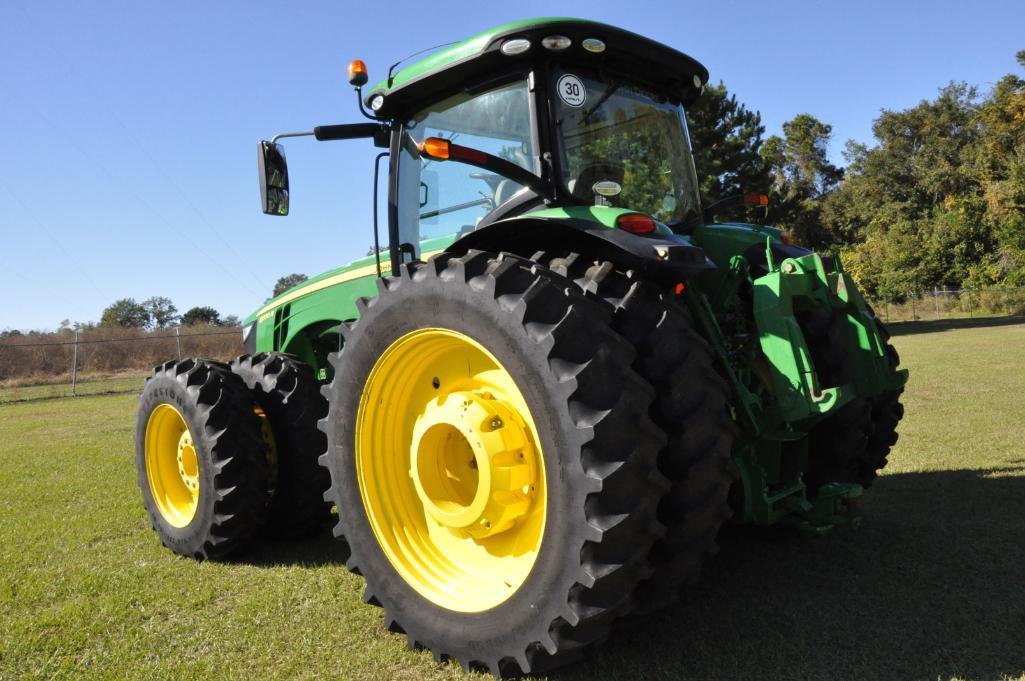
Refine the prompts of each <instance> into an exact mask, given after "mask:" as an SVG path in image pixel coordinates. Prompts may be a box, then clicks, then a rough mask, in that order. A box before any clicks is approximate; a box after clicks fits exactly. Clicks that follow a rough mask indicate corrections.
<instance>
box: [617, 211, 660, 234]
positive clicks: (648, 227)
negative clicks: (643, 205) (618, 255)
mask: <svg viewBox="0 0 1025 681" xmlns="http://www.w3.org/2000/svg"><path fill="white" fill-rule="evenodd" d="M616 227H619V228H620V229H621V230H623V231H624V232H630V233H631V234H651V233H652V232H654V231H655V221H654V220H652V219H651V218H649V217H648V216H647V215H641V214H640V213H625V214H623V215H620V216H619V217H618V218H617V219H616Z"/></svg>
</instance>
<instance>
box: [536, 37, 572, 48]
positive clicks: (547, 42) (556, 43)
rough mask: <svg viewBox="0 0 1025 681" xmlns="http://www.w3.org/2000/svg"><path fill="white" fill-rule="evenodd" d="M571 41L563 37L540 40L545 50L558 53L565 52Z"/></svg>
mask: <svg viewBox="0 0 1025 681" xmlns="http://www.w3.org/2000/svg"><path fill="white" fill-rule="evenodd" d="M572 44H573V41H572V40H570V39H569V38H567V37H566V36H564V35H550V36H548V37H546V38H542V39H541V45H542V47H544V48H545V49H546V50H553V51H556V52H558V51H559V50H565V49H566V48H568V47H569V46H570V45H572Z"/></svg>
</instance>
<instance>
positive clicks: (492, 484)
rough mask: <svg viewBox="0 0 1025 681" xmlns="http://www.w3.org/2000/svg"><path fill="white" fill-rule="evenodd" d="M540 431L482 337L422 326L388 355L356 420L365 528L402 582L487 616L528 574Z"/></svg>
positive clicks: (539, 529) (536, 533)
mask: <svg viewBox="0 0 1025 681" xmlns="http://www.w3.org/2000/svg"><path fill="white" fill-rule="evenodd" d="M538 443H539V439H538V435H537V428H536V427H535V425H534V421H533V419H532V418H531V416H530V410H529V409H528V407H527V404H526V401H525V400H524V398H523V395H522V394H521V393H520V390H519V388H518V387H517V386H516V382H515V381H514V380H513V378H512V376H511V375H510V374H509V372H508V371H507V370H506V369H505V368H504V367H503V366H502V364H501V363H500V362H499V361H498V360H497V359H496V358H495V356H494V355H492V354H491V353H490V352H488V351H487V350H486V349H485V348H484V347H483V346H482V345H480V344H479V343H478V342H477V341H475V340H473V339H472V338H470V337H469V336H466V335H463V334H461V333H458V332H455V331H450V330H448V329H421V330H418V331H413V332H411V333H408V334H406V335H405V336H402V337H401V338H399V339H398V340H396V341H395V342H394V343H392V345H391V346H390V347H389V348H388V349H387V350H385V352H384V353H383V354H382V355H381V357H380V359H378V361H377V363H376V364H375V365H374V368H373V370H372V371H371V372H370V377H369V378H368V379H367V384H366V386H365V388H364V391H363V395H362V398H361V400H360V405H359V413H358V414H357V418H356V443H355V444H356V474H357V476H358V480H359V488H360V495H361V497H362V500H363V506H364V508H365V510H366V513H367V517H368V519H369V521H370V526H371V528H372V529H373V531H374V534H375V536H376V537H377V541H378V542H379V544H380V546H381V548H382V549H383V551H384V554H385V555H386V556H387V558H388V560H389V561H390V562H391V564H392V566H393V567H394V568H395V570H396V571H398V573H399V574H400V575H401V576H402V578H403V579H405V581H406V583H407V584H409V585H410V586H411V587H412V588H414V589H415V590H416V591H417V592H419V593H420V594H421V595H422V596H424V597H425V598H427V599H428V600H430V601H431V602H433V603H435V604H437V605H439V606H441V607H443V608H446V609H448V610H454V611H458V612H480V611H482V610H487V609H488V608H492V607H494V606H496V605H498V604H499V603H502V602H503V601H505V600H506V599H507V598H509V597H510V596H511V595H512V594H513V593H515V592H516V590H517V589H518V588H519V587H520V585H521V584H523V582H524V580H526V578H527V576H528V575H529V574H530V571H531V569H532V568H533V566H534V562H535V560H536V559H537V554H538V551H539V550H540V548H541V538H542V535H543V533H544V524H545V508H546V488H545V474H544V459H543V456H542V452H541V448H540V446H539V444H538Z"/></svg>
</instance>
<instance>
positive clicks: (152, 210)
mask: <svg viewBox="0 0 1025 681" xmlns="http://www.w3.org/2000/svg"><path fill="white" fill-rule="evenodd" d="M7 92H9V93H11V94H13V95H14V96H15V97H16V98H18V99H19V100H20V101H21V103H22V104H23V105H24V106H25V108H27V109H28V110H30V111H31V112H32V113H34V114H35V115H36V116H38V117H39V119H40V120H42V121H43V122H44V123H46V124H47V125H49V126H50V127H51V128H53V129H54V130H55V131H56V132H57V133H59V134H60V135H61V136H62V137H63V138H64V139H65V140H67V142H68V144H70V145H71V146H72V147H74V148H75V150H76V151H78V153H80V154H81V155H82V156H83V157H84V158H85V159H86V160H87V161H89V163H91V164H92V165H93V167H95V168H97V169H98V170H100V172H102V173H103V174H104V175H106V176H107V178H108V179H110V181H111V182H113V183H115V184H117V185H118V186H120V187H121V189H122V190H123V191H124V192H125V193H126V194H128V195H129V196H131V197H132V198H133V199H135V200H136V201H137V202H138V203H139V204H140V205H142V207H143V208H145V209H146V210H148V211H149V212H150V213H152V215H153V216H154V217H155V218H156V219H157V220H159V221H160V222H161V223H163V224H164V226H166V227H167V228H168V229H170V230H171V231H173V232H174V233H175V234H177V235H178V236H179V237H181V238H182V239H183V240H184V241H186V242H187V243H188V244H189V245H191V246H192V247H193V248H194V249H195V250H196V252H197V253H203V254H205V255H206V256H207V258H209V260H210V262H212V263H213V264H214V265H216V266H217V268H218V269H220V270H221V271H222V272H224V274H226V275H227V276H228V277H230V278H231V279H232V280H234V281H235V283H236V284H238V285H239V286H241V287H242V288H244V289H246V290H247V291H249V292H250V293H251V294H253V295H254V296H257V297H259V296H260V294H259V293H258V292H256V291H255V290H253V288H252V287H251V286H249V285H248V284H246V283H245V282H243V281H242V280H241V279H239V278H238V277H237V276H235V274H234V273H233V272H231V271H230V270H228V269H227V268H226V267H225V266H224V265H223V264H222V263H221V262H219V261H217V260H214V259H213V258H211V257H210V253H209V249H202V248H200V247H199V245H198V244H197V243H196V242H195V241H193V240H192V238H191V237H190V236H189V235H188V234H186V233H185V232H183V231H182V230H181V229H179V228H178V227H177V226H176V225H174V224H172V223H171V222H170V221H169V220H167V219H166V218H165V217H164V216H163V215H161V214H160V213H159V212H158V211H157V210H156V209H155V208H154V207H153V206H152V205H151V204H150V203H149V202H148V201H146V200H145V199H144V198H142V197H141V196H140V195H139V194H138V193H136V192H135V191H134V190H133V189H132V188H131V187H129V186H128V185H127V184H125V183H124V182H122V181H121V180H119V179H118V178H117V177H116V176H115V175H114V174H113V173H112V172H111V171H110V170H108V169H107V167H106V166H105V165H103V164H102V163H100V162H98V161H97V160H96V159H94V158H93V157H92V156H91V155H90V154H89V152H87V151H86V150H85V149H83V148H82V146H81V145H80V144H79V143H78V142H77V141H76V140H75V138H74V137H73V136H72V135H69V134H68V133H67V132H65V131H64V130H63V129H62V128H61V127H60V126H58V125H57V124H56V123H54V122H53V121H52V120H50V118H49V117H48V116H46V115H45V114H44V113H43V112H42V111H40V110H39V109H37V108H36V107H34V106H33V105H32V104H31V103H30V102H29V101H28V100H27V99H25V97H24V96H22V95H21V94H20V93H19V92H18V91H17V90H15V89H14V88H12V87H8V88H7Z"/></svg>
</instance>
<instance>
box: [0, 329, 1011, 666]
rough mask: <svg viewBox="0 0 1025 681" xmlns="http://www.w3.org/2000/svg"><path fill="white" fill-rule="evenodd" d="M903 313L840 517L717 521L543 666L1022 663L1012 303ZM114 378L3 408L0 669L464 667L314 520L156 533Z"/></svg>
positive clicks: (130, 408)
mask: <svg viewBox="0 0 1025 681" xmlns="http://www.w3.org/2000/svg"><path fill="white" fill-rule="evenodd" d="M927 328H928V330H929V331H930V332H929V333H915V332H914V331H915V329H907V328H906V329H904V330H903V331H905V332H907V333H905V334H904V335H900V336H898V337H897V338H896V339H895V342H896V344H897V346H898V348H899V350H900V351H901V353H902V355H903V357H904V363H905V366H907V367H909V368H910V369H911V372H912V382H911V384H910V387H909V389H908V392H907V395H906V404H907V418H906V420H905V422H904V424H903V426H902V428H901V437H902V439H901V443H900V444H899V445H898V447H897V448H896V450H895V452H894V454H893V456H892V457H891V461H892V463H891V465H890V466H889V468H888V469H887V471H886V474H885V475H884V476H883V477H882V478H881V479H880V480H879V481H878V482H877V484H876V485H875V486H874V488H873V489H872V490H871V492H870V493H869V494H868V495H867V496H866V498H865V499H864V502H863V504H862V510H863V515H864V521H863V524H862V527H861V529H859V530H857V531H844V532H839V533H835V534H834V535H832V536H829V537H826V538H821V539H800V538H795V537H790V536H769V535H766V534H759V533H747V532H745V533H728V534H727V535H726V536H725V537H724V538H723V542H722V543H723V550H722V552H721V553H720V555H719V556H718V557H717V558H716V559H715V560H714V561H712V562H711V563H710V564H709V565H708V566H707V569H706V570H705V574H704V577H703V579H702V582H701V584H700V585H699V586H698V587H696V588H695V589H694V590H693V591H692V592H691V593H690V594H688V597H687V601H686V602H685V603H681V604H680V605H678V606H676V607H675V608H674V609H672V610H670V611H669V612H667V613H665V614H663V615H660V616H657V617H652V618H649V619H648V620H646V621H644V622H640V623H633V624H631V625H630V626H629V627H624V628H623V630H622V631H620V632H619V633H618V634H617V635H616V636H614V637H613V639H612V640H611V641H610V642H609V643H608V644H607V645H605V646H604V647H603V648H601V649H600V650H599V651H598V652H596V653H595V654H594V655H592V656H591V657H590V658H589V659H588V660H587V661H585V662H584V663H582V664H580V665H577V666H575V667H572V668H570V669H568V670H566V671H565V672H563V673H562V674H561V675H560V676H559V677H558V678H560V679H566V680H571V679H598V678H601V679H613V678H623V679H702V680H706V681H708V680H712V681H717V680H724V681H725V680H727V679H794V680H798V679H800V680H806V679H864V680H873V681H875V680H881V679H885V680H889V679H894V680H896V679H949V678H963V679H1000V678H1022V677H1023V674H1025V444H1023V443H1025V401H1023V400H1022V397H1021V393H1022V391H1023V388H1025V362H1023V361H1022V352H1023V350H1025V325H1005V326H992V327H989V328H972V329H949V330H943V329H942V327H939V330H936V329H934V328H929V327H927ZM134 408H135V398H134V397H133V396H131V395H114V396H104V397H86V398H78V399H75V400H53V401H40V402H29V403H23V404H14V405H8V406H2V407H0V490H2V492H0V568H2V569H0V679H14V678H26V677H40V678H44V677H45V678H70V677H75V678H81V677H98V678H110V679H121V678H138V679H169V678H176V679H200V678H291V677H296V678H313V677H318V678H343V679H389V678H403V679H407V678H408V679H446V678H464V677H466V676H468V675H465V674H463V672H462V671H460V670H459V669H458V668H457V667H456V666H454V665H451V664H446V665H440V666H439V665H436V664H435V663H434V662H433V660H432V658H431V656H430V655H429V654H428V653H425V652H422V651H421V652H409V651H407V650H406V646H405V641H404V639H403V638H402V637H400V636H397V635H394V634H389V633H387V632H385V631H384V630H383V628H382V627H381V625H380V611H379V610H378V609H377V608H373V607H370V606H367V605H363V604H362V602H361V592H362V580H361V579H360V578H358V577H355V576H352V575H349V574H348V573H347V572H346V570H345V568H344V566H343V565H341V564H340V562H339V554H338V550H337V547H336V545H335V544H334V543H333V542H332V540H331V539H330V538H329V537H328V536H322V537H318V538H316V539H314V540H311V541H308V542H303V543H291V544H290V543H273V544H267V545H264V546H262V547H260V548H259V549H258V550H256V551H255V552H252V553H250V554H247V555H246V556H245V557H244V558H243V559H240V560H239V561H237V562H231V563H225V564H217V563H196V562H193V561H191V560H187V559H184V558H178V557H176V556H174V555H172V554H171V553H170V552H168V551H166V550H164V549H162V548H161V547H160V546H159V544H158V542H157V540H156V538H155V536H154V535H153V533H152V532H151V530H150V529H149V525H148V522H147V520H146V518H145V515H144V512H143V510H142V507H141V503H140V501H139V494H138V490H137V488H136V486H135V471H134V467H133V463H132V431H133V426H134Z"/></svg>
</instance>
